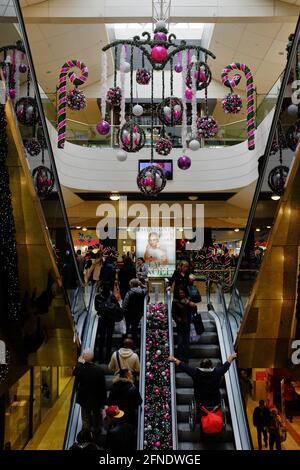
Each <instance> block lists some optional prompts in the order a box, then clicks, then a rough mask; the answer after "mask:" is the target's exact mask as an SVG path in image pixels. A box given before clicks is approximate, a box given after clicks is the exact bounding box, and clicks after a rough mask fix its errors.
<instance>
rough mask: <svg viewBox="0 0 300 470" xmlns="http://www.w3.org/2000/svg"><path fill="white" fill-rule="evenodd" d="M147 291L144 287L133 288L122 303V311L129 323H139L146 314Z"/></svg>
mask: <svg viewBox="0 0 300 470" xmlns="http://www.w3.org/2000/svg"><path fill="white" fill-rule="evenodd" d="M146 294H147V289H146V288H142V287H132V288H131V289H130V291H128V292H127V294H126V296H125V299H124V300H123V303H122V309H123V311H124V316H125V318H126V320H127V321H130V322H132V321H133V322H136V323H139V321H140V319H141V318H142V316H143V312H144V301H145V295H146Z"/></svg>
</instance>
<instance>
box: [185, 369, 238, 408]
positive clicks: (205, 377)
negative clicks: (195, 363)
mask: <svg viewBox="0 0 300 470" xmlns="http://www.w3.org/2000/svg"><path fill="white" fill-rule="evenodd" d="M229 367H230V363H229V362H227V361H226V362H225V363H224V364H223V365H222V366H220V367H215V368H213V369H200V368H195V367H189V366H187V365H186V364H184V363H183V362H181V363H180V365H179V368H180V369H181V370H182V371H183V372H186V373H187V374H188V375H189V376H190V377H191V378H192V379H193V382H194V395H195V399H196V401H197V403H201V404H202V405H204V406H216V405H219V404H220V403H221V393H220V382H221V379H222V377H223V375H224V374H225V373H226V372H227V371H228V369H229Z"/></svg>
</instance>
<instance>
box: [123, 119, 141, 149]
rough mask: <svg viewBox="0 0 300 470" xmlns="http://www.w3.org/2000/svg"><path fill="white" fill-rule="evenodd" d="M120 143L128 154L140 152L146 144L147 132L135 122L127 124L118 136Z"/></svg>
mask: <svg viewBox="0 0 300 470" xmlns="http://www.w3.org/2000/svg"><path fill="white" fill-rule="evenodd" d="M117 139H118V143H119V145H120V146H121V147H122V148H123V150H126V152H138V151H139V150H141V148H143V147H144V145H145V142H146V136H145V132H144V130H143V129H142V127H140V126H139V125H138V124H136V123H135V122H134V121H129V122H126V123H125V124H124V125H123V126H122V127H121V129H119V132H118V135H117Z"/></svg>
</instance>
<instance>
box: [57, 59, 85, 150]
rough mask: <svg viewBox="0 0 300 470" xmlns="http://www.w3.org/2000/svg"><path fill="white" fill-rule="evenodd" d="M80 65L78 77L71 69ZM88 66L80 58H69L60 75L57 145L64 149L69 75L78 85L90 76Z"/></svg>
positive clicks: (76, 85)
mask: <svg viewBox="0 0 300 470" xmlns="http://www.w3.org/2000/svg"><path fill="white" fill-rule="evenodd" d="M73 67H78V68H79V69H80V70H81V75H80V77H79V78H77V75H76V73H75V72H71V71H70V69H72V68H73ZM88 74H89V72H88V68H87V66H86V65H85V64H84V63H83V62H81V61H80V60H76V59H75V60H67V62H65V63H64V65H63V66H62V68H61V71H60V75H59V88H58V119H57V138H58V142H57V147H58V148H59V149H63V148H64V146H65V138H66V103H67V77H69V79H70V81H71V82H72V83H73V84H74V85H75V87H78V86H79V85H82V84H83V83H85V81H86V80H87V78H88Z"/></svg>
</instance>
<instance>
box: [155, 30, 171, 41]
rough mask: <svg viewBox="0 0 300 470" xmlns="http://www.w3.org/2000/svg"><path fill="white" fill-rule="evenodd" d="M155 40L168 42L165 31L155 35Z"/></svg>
mask: <svg viewBox="0 0 300 470" xmlns="http://www.w3.org/2000/svg"><path fill="white" fill-rule="evenodd" d="M154 39H155V41H166V40H167V39H168V38H167V35H166V33H164V32H163V31H158V32H157V33H155V34H154Z"/></svg>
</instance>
